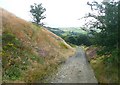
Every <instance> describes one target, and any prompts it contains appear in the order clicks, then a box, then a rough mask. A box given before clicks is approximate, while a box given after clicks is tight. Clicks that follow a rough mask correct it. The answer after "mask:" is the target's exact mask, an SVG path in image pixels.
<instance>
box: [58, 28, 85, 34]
mask: <svg viewBox="0 0 120 85" xmlns="http://www.w3.org/2000/svg"><path fill="white" fill-rule="evenodd" d="M59 29H60V30H63V31H68V32H76V33H82V34H86V33H87V32H86V31H84V30H82V29H81V28H80V27H79V28H78V27H68V28H59Z"/></svg>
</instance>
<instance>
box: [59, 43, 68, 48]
mask: <svg viewBox="0 0 120 85" xmlns="http://www.w3.org/2000/svg"><path fill="white" fill-rule="evenodd" d="M59 45H60V46H61V47H62V48H65V49H68V46H67V45H65V44H64V43H63V42H60V43H59Z"/></svg>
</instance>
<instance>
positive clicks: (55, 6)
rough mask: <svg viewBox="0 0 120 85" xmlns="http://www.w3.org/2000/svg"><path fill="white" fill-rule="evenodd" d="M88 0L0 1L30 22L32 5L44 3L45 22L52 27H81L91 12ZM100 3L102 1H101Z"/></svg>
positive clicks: (6, 7) (4, 6)
mask: <svg viewBox="0 0 120 85" xmlns="http://www.w3.org/2000/svg"><path fill="white" fill-rule="evenodd" d="M87 1H88V0H0V6H1V7H3V8H5V9H7V10H8V11H10V12H12V13H14V14H15V15H16V16H18V17H21V18H23V19H25V20H28V21H30V20H31V17H30V13H29V10H30V5H32V4H33V3H43V7H45V8H46V12H45V14H46V17H47V18H46V19H45V20H44V22H45V23H46V24H47V25H48V26H52V27H74V26H76V27H79V26H81V25H82V24H83V23H84V22H83V21H80V20H78V19H79V18H81V17H83V16H84V15H85V14H86V13H88V11H89V10H90V8H89V6H87V4H86V2H87ZM99 1H100V0H99Z"/></svg>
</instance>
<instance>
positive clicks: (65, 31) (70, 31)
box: [46, 27, 87, 36]
mask: <svg viewBox="0 0 120 85" xmlns="http://www.w3.org/2000/svg"><path fill="white" fill-rule="evenodd" d="M46 28H47V29H48V30H50V31H51V32H53V33H55V34H57V35H58V36H61V35H63V36H66V35H78V34H87V32H86V31H84V30H82V29H81V28H77V27H68V28H51V27H46Z"/></svg>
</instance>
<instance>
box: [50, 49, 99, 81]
mask: <svg viewBox="0 0 120 85" xmlns="http://www.w3.org/2000/svg"><path fill="white" fill-rule="evenodd" d="M48 82H51V83H97V80H96V78H95V76H94V73H93V70H92V68H91V66H90V64H89V63H88V61H87V60H86V56H85V52H84V51H83V49H82V48H81V47H78V48H77V52H76V54H75V56H73V57H71V58H69V59H68V60H67V61H66V62H65V63H64V64H63V65H62V66H61V67H60V68H59V69H58V72H57V73H56V74H55V75H53V76H52V77H51V78H50V79H48Z"/></svg>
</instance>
